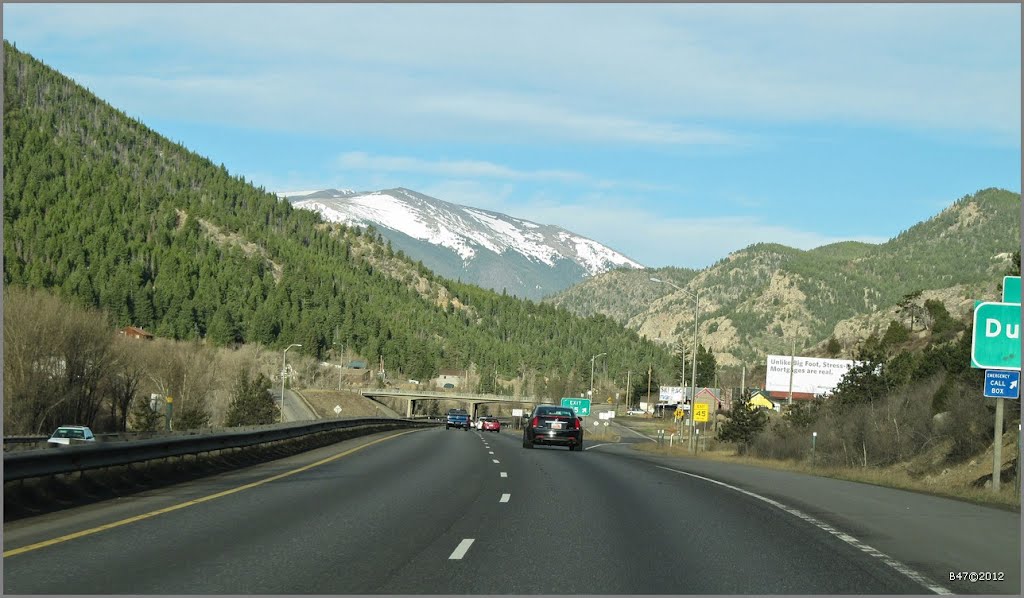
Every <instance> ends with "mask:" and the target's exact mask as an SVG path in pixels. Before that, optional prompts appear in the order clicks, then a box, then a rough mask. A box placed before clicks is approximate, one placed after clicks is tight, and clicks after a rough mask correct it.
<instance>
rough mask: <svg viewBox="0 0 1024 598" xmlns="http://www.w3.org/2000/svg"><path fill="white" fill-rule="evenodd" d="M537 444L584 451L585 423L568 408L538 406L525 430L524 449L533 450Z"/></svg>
mask: <svg viewBox="0 0 1024 598" xmlns="http://www.w3.org/2000/svg"><path fill="white" fill-rule="evenodd" d="M535 444H559V445H563V446H568V447H569V450H570V451H582V450H583V423H582V422H581V421H580V418H578V417H576V412H575V411H573V410H572V409H570V408H568V407H560V406H558V405H538V406H537V407H535V408H534V410H533V413H532V414H530V419H529V421H528V422H526V426H524V428H523V448H528V449H532V448H533V445H535Z"/></svg>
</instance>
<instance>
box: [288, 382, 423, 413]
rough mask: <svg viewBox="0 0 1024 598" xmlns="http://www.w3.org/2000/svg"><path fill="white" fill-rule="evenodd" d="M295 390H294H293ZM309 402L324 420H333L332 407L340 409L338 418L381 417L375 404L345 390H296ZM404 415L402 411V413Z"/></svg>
mask: <svg viewBox="0 0 1024 598" xmlns="http://www.w3.org/2000/svg"><path fill="white" fill-rule="evenodd" d="M293 390H296V389H293ZM298 392H299V393H301V394H302V396H303V397H305V398H306V400H307V401H309V404H310V406H312V407H313V410H314V411H316V413H317V415H319V416H320V417H322V418H324V419H333V418H334V417H335V415H334V407H335V406H339V407H341V415H339V416H338V417H342V418H348V417H381V416H382V413H381V411H380V410H379V409H378V408H377V406H376V404H375V403H374V402H373V401H371V400H370V399H367V398H366V397H364V396H362V395H361V394H359V393H357V392H351V391H345V390H322V389H314V388H304V389H301V390H298ZM403 413H404V411H403Z"/></svg>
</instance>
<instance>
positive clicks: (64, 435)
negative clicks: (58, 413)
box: [46, 426, 96, 446]
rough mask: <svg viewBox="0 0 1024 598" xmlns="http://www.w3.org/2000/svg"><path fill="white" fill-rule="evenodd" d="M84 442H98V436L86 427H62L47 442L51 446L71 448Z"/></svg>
mask: <svg viewBox="0 0 1024 598" xmlns="http://www.w3.org/2000/svg"><path fill="white" fill-rule="evenodd" d="M82 442H96V436H95V435H94V434H93V433H92V430H90V429H89V428H88V427H86V426H61V427H59V428H57V429H56V430H54V431H53V434H50V439H49V440H47V441H46V443H47V444H49V445H50V446H70V445H72V444H80V443H82Z"/></svg>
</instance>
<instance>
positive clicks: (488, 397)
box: [358, 388, 551, 403]
mask: <svg viewBox="0 0 1024 598" xmlns="http://www.w3.org/2000/svg"><path fill="white" fill-rule="evenodd" d="M358 392H359V394H361V395H363V396H364V397H365V396H381V397H411V398H414V399H415V398H417V397H420V398H425V399H427V398H431V399H432V398H437V399H451V400H453V401H456V400H465V401H473V400H481V401H500V402H506V403H545V402H551V399H542V398H537V397H524V396H519V397H515V396H509V395H495V394H476V393H471V392H455V391H452V392H444V391H438V390H401V389H395V388H363V389H360V390H359V391H358Z"/></svg>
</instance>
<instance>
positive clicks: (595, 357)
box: [590, 353, 607, 400]
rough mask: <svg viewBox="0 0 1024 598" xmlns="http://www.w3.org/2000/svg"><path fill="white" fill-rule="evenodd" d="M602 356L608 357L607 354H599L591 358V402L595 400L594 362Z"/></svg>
mask: <svg viewBox="0 0 1024 598" xmlns="http://www.w3.org/2000/svg"><path fill="white" fill-rule="evenodd" d="M602 355H607V353H598V354H597V355H594V356H593V357H591V358H590V398H591V400H593V398H594V360H595V359H597V358H598V357H600V356H602Z"/></svg>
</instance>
